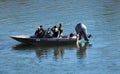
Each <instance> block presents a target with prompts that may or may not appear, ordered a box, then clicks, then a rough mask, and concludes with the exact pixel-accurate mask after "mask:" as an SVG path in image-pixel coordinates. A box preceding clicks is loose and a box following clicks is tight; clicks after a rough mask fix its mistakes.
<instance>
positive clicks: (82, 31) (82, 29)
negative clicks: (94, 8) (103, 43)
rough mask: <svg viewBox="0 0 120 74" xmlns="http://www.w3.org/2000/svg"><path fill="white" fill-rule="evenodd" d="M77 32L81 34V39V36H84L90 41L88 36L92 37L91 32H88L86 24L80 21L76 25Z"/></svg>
mask: <svg viewBox="0 0 120 74" xmlns="http://www.w3.org/2000/svg"><path fill="white" fill-rule="evenodd" d="M75 30H76V33H77V34H78V36H79V40H80V39H81V36H83V38H84V40H85V41H89V39H88V38H90V37H91V34H88V33H87V27H86V25H85V24H83V23H78V24H77V25H76V27H75Z"/></svg>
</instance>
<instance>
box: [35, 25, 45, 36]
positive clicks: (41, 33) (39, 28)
mask: <svg viewBox="0 0 120 74" xmlns="http://www.w3.org/2000/svg"><path fill="white" fill-rule="evenodd" d="M44 34H45V31H44V29H43V27H42V26H39V27H38V29H37V30H36V32H35V36H36V37H37V38H43V37H44Z"/></svg>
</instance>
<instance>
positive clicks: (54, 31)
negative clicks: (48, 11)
mask: <svg viewBox="0 0 120 74" xmlns="http://www.w3.org/2000/svg"><path fill="white" fill-rule="evenodd" d="M51 30H52V32H53V37H56V38H58V37H59V30H58V28H57V26H56V25H55V26H54V27H53V28H52V29H51Z"/></svg>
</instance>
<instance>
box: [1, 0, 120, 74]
mask: <svg viewBox="0 0 120 74" xmlns="http://www.w3.org/2000/svg"><path fill="white" fill-rule="evenodd" d="M119 19H120V1H119V0H106V1H105V0H66V1H61V0H49V1H45V0H39V1H38V0H0V30H1V31H0V74H26V73H28V74H119V72H120V62H119V61H120V59H119V56H120V48H119V44H120V30H119V29H120V25H119V24H120V21H119ZM79 22H83V23H84V24H86V25H87V27H88V32H89V33H91V34H92V35H93V37H92V38H91V39H90V42H91V43H92V46H85V43H82V46H81V47H80V48H77V46H76V45H70V46H51V47H48V46H42V47H39V46H29V45H22V44H20V43H19V42H17V41H15V40H12V39H11V38H10V36H11V35H21V34H22V35H33V34H34V31H35V30H36V28H37V27H38V26H39V25H40V24H42V25H43V26H44V28H48V27H52V26H53V25H58V24H59V23H62V24H63V27H64V34H65V35H66V34H69V33H71V32H73V33H75V30H74V27H75V25H76V24H77V23H79Z"/></svg>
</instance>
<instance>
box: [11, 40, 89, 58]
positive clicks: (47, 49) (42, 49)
mask: <svg viewBox="0 0 120 74" xmlns="http://www.w3.org/2000/svg"><path fill="white" fill-rule="evenodd" d="M89 45H90V44H89V43H88V42H86V43H84V45H83V46H82V44H81V43H80V44H79V46H76V45H62V46H38V45H28V44H18V45H15V46H13V49H14V50H19V51H24V50H34V51H35V53H36V55H37V57H38V58H40V59H41V58H44V57H47V56H48V55H51V53H52V55H54V59H56V60H57V59H59V58H61V59H64V55H65V54H67V53H65V51H66V50H67V51H70V50H75V51H77V52H76V53H75V54H76V55H77V57H78V58H79V59H81V58H84V57H85V56H86V50H87V47H88V46H89ZM71 53H72V51H71Z"/></svg>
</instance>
